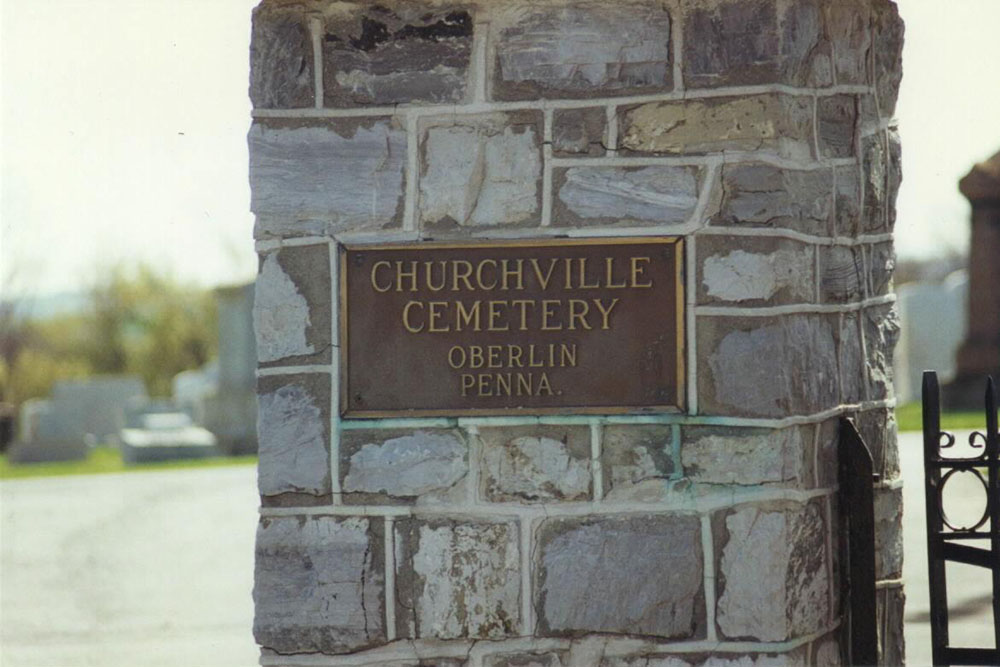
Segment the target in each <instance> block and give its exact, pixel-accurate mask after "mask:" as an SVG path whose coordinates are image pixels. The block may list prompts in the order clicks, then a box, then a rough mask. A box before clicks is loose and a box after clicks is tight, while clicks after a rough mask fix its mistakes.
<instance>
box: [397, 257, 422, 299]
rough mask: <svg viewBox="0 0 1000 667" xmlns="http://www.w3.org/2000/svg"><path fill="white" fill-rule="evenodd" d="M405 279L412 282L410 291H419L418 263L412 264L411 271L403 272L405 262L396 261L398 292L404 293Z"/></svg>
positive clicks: (412, 262)
mask: <svg viewBox="0 0 1000 667" xmlns="http://www.w3.org/2000/svg"><path fill="white" fill-rule="evenodd" d="M403 278H408V279H409V280H410V291H411V292H416V291H417V261H416V260H412V261H411V262H410V270H409V271H403V262H401V261H399V260H396V291H397V292H402V291H404V290H403Z"/></svg>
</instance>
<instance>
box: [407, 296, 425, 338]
mask: <svg viewBox="0 0 1000 667" xmlns="http://www.w3.org/2000/svg"><path fill="white" fill-rule="evenodd" d="M414 307H416V308H419V309H420V310H423V309H424V304H422V303H420V302H419V301H407V302H406V305H405V306H403V328H404V329H406V330H407V331H409V332H410V333H420V332H421V331H423V330H424V325H423V324H421V325H420V326H419V327H415V326H413V325H412V324H410V308H414Z"/></svg>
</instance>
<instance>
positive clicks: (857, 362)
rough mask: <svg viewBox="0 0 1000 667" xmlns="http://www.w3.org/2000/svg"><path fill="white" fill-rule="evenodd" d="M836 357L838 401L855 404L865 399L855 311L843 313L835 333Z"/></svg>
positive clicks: (861, 352)
mask: <svg viewBox="0 0 1000 667" xmlns="http://www.w3.org/2000/svg"><path fill="white" fill-rule="evenodd" d="M837 358H838V369H839V372H840V402H841V403H847V404H857V403H860V402H861V401H863V400H865V395H866V394H865V362H864V346H863V345H861V322H860V319H859V317H858V314H857V313H844V314H843V315H842V316H841V318H840V329H839V331H838V333H837Z"/></svg>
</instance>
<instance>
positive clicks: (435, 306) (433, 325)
mask: <svg viewBox="0 0 1000 667" xmlns="http://www.w3.org/2000/svg"><path fill="white" fill-rule="evenodd" d="M447 307H448V302H447V301H428V302H427V331H429V332H431V333H442V332H445V331H451V327H449V326H448V325H447V324H446V325H444V326H443V327H441V326H438V324H437V322H438V320H440V319H441V317H442V316H443V315H444V313H442V312H441V310H442V309H444V308H447Z"/></svg>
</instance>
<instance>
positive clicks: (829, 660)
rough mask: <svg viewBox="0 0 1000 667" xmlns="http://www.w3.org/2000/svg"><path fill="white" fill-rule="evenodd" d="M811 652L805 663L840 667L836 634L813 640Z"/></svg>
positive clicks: (820, 666) (821, 666) (839, 653)
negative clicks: (810, 658)
mask: <svg viewBox="0 0 1000 667" xmlns="http://www.w3.org/2000/svg"><path fill="white" fill-rule="evenodd" d="M812 653H813V655H812V660H811V661H810V662H809V663H807V664H810V665H815V667H842V666H843V664H844V662H843V660H842V656H841V652H840V639H839V637H838V636H837V634H831V635H828V636H827V637H825V638H823V639H820V640H817V641H814V642H813V644H812ZM899 664H903V663H899Z"/></svg>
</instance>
